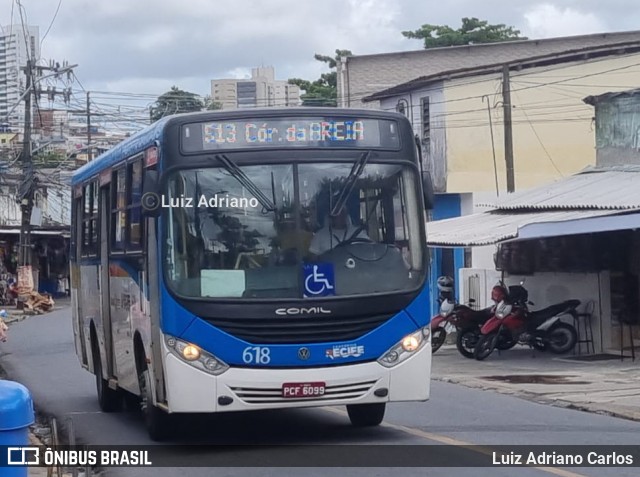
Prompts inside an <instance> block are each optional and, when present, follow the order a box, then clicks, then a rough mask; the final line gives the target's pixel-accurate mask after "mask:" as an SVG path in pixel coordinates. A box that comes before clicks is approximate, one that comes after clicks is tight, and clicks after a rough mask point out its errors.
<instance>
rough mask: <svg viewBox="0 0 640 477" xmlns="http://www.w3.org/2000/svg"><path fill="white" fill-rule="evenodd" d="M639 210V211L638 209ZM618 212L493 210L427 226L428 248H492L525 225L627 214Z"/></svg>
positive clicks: (515, 233)
mask: <svg viewBox="0 0 640 477" xmlns="http://www.w3.org/2000/svg"><path fill="white" fill-rule="evenodd" d="M637 210H640V208H638V209H637ZM626 212H629V211H619V210H574V211H566V210H563V211H553V212H519V213H513V212H503V211H499V210H492V211H489V212H482V213H479V214H472V215H465V216H462V217H456V218H453V219H446V220H437V221H435V222H428V223H427V244H428V245H430V246H434V247H471V246H479V245H492V244H495V243H498V242H502V241H505V240H509V239H514V238H517V237H518V230H519V229H520V228H522V227H524V226H526V225H530V224H539V223H545V222H566V221H570V220H581V219H590V218H594V217H604V216H613V215H620V214H624V213H626Z"/></svg>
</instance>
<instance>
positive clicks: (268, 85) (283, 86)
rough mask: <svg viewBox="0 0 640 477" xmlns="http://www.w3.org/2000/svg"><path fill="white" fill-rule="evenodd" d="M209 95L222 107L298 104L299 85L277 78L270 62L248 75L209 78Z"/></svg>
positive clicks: (237, 107) (236, 107)
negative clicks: (240, 77) (246, 77)
mask: <svg viewBox="0 0 640 477" xmlns="http://www.w3.org/2000/svg"><path fill="white" fill-rule="evenodd" d="M211 98H212V99H213V101H216V102H218V103H220V104H222V109H242V108H261V107H283V106H300V88H299V87H298V86H297V85H293V84H289V83H288V82H287V81H285V80H276V79H275V70H274V68H273V66H260V67H257V68H252V69H251V78H250V79H214V80H211Z"/></svg>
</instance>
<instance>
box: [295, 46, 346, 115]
mask: <svg viewBox="0 0 640 477" xmlns="http://www.w3.org/2000/svg"><path fill="white" fill-rule="evenodd" d="M352 55H353V53H351V51H349V50H336V54H335V56H326V55H320V54H318V53H316V54H315V55H314V58H315V59H316V60H318V61H321V62H323V63H326V64H327V66H328V67H329V69H330V70H332V71H330V72H329V73H322V74H321V75H320V78H319V79H317V80H315V81H307V80H303V79H300V78H291V79H290V80H289V84H295V85H298V86H299V87H300V89H301V90H302V91H304V94H303V95H302V96H301V99H302V105H303V106H337V98H338V73H337V71H336V69H337V66H338V63H339V62H340V58H343V57H347V56H352Z"/></svg>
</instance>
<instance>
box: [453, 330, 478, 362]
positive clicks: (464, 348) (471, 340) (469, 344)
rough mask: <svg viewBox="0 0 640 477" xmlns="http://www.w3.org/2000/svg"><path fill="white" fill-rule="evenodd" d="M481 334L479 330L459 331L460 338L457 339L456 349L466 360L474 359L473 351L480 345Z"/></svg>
mask: <svg viewBox="0 0 640 477" xmlns="http://www.w3.org/2000/svg"><path fill="white" fill-rule="evenodd" d="M479 336H480V332H479V331H478V330H475V329H472V328H467V329H466V330H460V331H458V337H457V338H456V348H458V351H459V352H460V354H461V355H462V356H464V357H465V358H469V359H473V351H474V350H475V348H476V344H478V337H479Z"/></svg>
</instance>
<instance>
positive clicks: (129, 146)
mask: <svg viewBox="0 0 640 477" xmlns="http://www.w3.org/2000/svg"><path fill="white" fill-rule="evenodd" d="M346 114H350V115H357V116H358V117H363V118H367V117H369V118H389V119H399V118H404V119H406V117H405V116H404V115H402V114H400V113H396V112H390V111H381V110H378V109H352V108H331V107H324V108H321V107H314V108H308V107H300V108H291V107H287V108H251V109H233V110H217V111H200V112H194V113H183V114H174V115H172V116H165V117H164V118H162V119H160V120H158V121H156V122H155V123H153V124H151V125H150V126H147V127H146V128H144V129H142V130H140V131H138V132H136V133H135V134H134V135H132V136H131V137H128V138H127V139H125V140H124V141H122V142H120V143H119V144H117V145H116V146H114V147H113V148H111V149H109V150H108V151H106V152H105V153H103V154H101V155H100V156H99V157H97V158H96V159H95V160H93V161H91V162H89V163H87V164H85V165H84V166H82V167H81V168H79V169H77V170H76V171H75V172H74V174H73V176H72V178H71V185H72V186H73V185H76V184H79V183H82V182H84V181H86V180H88V179H91V178H93V177H95V176H97V175H98V174H99V173H100V172H101V171H102V170H104V169H108V168H110V167H113V166H115V165H117V164H119V163H120V162H121V161H123V160H125V159H127V158H129V157H132V156H134V155H136V154H139V153H141V152H143V151H144V150H145V149H147V148H148V147H150V146H153V145H154V144H155V143H156V141H158V143H159V144H160V147H161V148H162V133H163V132H164V129H165V128H166V126H167V124H169V123H170V122H171V123H173V122H180V123H187V122H191V121H194V120H202V121H207V120H216V119H239V118H266V117H286V116H287V115H293V116H330V115H346Z"/></svg>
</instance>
